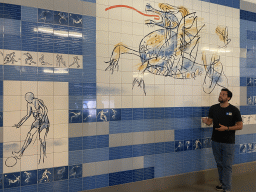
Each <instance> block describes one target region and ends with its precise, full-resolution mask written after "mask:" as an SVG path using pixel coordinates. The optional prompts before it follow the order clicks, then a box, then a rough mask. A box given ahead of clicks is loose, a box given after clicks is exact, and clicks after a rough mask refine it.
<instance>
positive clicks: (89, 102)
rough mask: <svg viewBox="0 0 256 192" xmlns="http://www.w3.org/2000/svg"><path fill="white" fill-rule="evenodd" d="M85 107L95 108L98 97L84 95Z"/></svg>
mask: <svg viewBox="0 0 256 192" xmlns="http://www.w3.org/2000/svg"><path fill="white" fill-rule="evenodd" d="M82 102H83V109H93V108H96V98H95V99H93V98H91V99H89V98H88V97H87V98H86V97H83V101H82Z"/></svg>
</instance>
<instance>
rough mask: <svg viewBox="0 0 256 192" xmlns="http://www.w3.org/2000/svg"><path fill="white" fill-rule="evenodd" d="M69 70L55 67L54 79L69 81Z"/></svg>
mask: <svg viewBox="0 0 256 192" xmlns="http://www.w3.org/2000/svg"><path fill="white" fill-rule="evenodd" d="M69 70H70V69H67V68H54V70H53V73H54V81H58V82H67V80H68V76H69Z"/></svg>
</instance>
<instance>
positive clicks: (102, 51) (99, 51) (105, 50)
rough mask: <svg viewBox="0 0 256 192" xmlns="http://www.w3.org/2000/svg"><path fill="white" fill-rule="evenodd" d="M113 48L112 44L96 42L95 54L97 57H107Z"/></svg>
mask: <svg viewBox="0 0 256 192" xmlns="http://www.w3.org/2000/svg"><path fill="white" fill-rule="evenodd" d="M112 50H113V45H111V46H109V45H105V44H99V43H98V44H96V55H97V57H106V58H109V57H110V56H111V53H112Z"/></svg>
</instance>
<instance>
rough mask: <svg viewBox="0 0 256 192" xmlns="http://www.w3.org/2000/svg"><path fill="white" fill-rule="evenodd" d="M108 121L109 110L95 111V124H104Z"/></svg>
mask: <svg viewBox="0 0 256 192" xmlns="http://www.w3.org/2000/svg"><path fill="white" fill-rule="evenodd" d="M109 119H110V118H109V109H97V122H106V121H109Z"/></svg>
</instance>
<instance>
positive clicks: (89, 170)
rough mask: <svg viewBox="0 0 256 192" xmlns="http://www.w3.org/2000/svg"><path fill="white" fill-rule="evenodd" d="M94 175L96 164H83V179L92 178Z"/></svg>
mask: <svg viewBox="0 0 256 192" xmlns="http://www.w3.org/2000/svg"><path fill="white" fill-rule="evenodd" d="M95 174H96V163H84V164H83V177H89V176H94V175H95Z"/></svg>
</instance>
